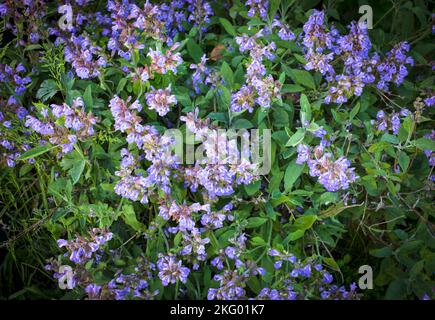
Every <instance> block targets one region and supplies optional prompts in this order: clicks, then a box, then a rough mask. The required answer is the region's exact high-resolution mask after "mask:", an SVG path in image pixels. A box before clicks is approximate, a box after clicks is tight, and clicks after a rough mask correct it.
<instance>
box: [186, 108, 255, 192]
mask: <svg viewBox="0 0 435 320" xmlns="http://www.w3.org/2000/svg"><path fill="white" fill-rule="evenodd" d="M196 119H197V113H195V114H194V113H193V112H189V113H188V114H187V116H185V117H181V118H180V120H182V121H185V122H186V125H187V127H188V128H189V130H191V131H192V132H193V133H195V134H196V137H197V138H199V140H200V141H202V142H203V144H202V147H203V149H204V151H205V156H204V157H203V158H201V157H199V158H197V161H196V163H195V165H194V166H193V167H187V168H185V169H184V172H183V173H184V181H185V182H184V184H185V186H186V187H189V188H190V190H191V191H192V192H196V191H197V189H198V187H199V186H202V187H203V188H204V189H205V191H206V194H207V196H208V197H209V198H210V199H215V198H216V197H220V196H228V195H231V194H233V193H234V185H238V184H245V185H247V184H250V183H251V182H253V181H254V180H255V179H257V176H256V175H255V170H256V165H255V164H254V163H251V162H250V161H249V160H248V159H249V154H246V152H244V150H242V152H240V151H239V149H238V146H237V141H236V140H235V139H228V137H227V135H226V133H225V132H224V131H220V130H219V129H215V128H208V127H206V126H207V122H204V121H202V122H201V121H200V122H198V121H197V120H196ZM245 138H246V137H245Z"/></svg>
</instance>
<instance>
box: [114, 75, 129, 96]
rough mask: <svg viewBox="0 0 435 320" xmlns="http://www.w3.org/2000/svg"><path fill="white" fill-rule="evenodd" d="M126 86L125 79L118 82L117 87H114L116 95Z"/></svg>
mask: <svg viewBox="0 0 435 320" xmlns="http://www.w3.org/2000/svg"><path fill="white" fill-rule="evenodd" d="M126 84H127V78H122V79H121V80H119V82H118V85H117V86H116V94H119V93H120V92H121V91H122V90H123V89H124V87H125V85H126Z"/></svg>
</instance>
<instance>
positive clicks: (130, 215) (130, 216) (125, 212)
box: [122, 204, 145, 231]
mask: <svg viewBox="0 0 435 320" xmlns="http://www.w3.org/2000/svg"><path fill="white" fill-rule="evenodd" d="M122 218H123V219H124V221H125V223H126V224H128V225H129V226H130V227H132V228H133V229H134V230H136V231H144V230H145V226H144V225H143V224H142V223H140V222H139V221H138V220H137V218H136V213H135V212H134V208H133V206H132V205H129V204H128V205H127V204H126V205H124V206H123V207H122Z"/></svg>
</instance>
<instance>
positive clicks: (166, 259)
mask: <svg viewBox="0 0 435 320" xmlns="http://www.w3.org/2000/svg"><path fill="white" fill-rule="evenodd" d="M157 267H158V268H159V278H160V279H161V280H162V284H163V285H164V286H167V285H168V284H170V283H172V284H174V283H176V282H177V281H178V280H179V281H181V282H182V283H186V281H187V277H188V276H189V273H190V270H189V268H187V267H184V266H183V262H182V261H181V260H177V258H176V257H175V256H172V255H168V256H164V255H160V257H159V260H158V261H157Z"/></svg>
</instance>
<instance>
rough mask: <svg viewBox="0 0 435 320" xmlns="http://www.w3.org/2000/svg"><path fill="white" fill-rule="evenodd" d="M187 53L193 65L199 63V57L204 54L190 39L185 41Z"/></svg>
mask: <svg viewBox="0 0 435 320" xmlns="http://www.w3.org/2000/svg"><path fill="white" fill-rule="evenodd" d="M187 52H189V55H190V56H191V57H192V59H193V61H195V63H200V62H201V57H202V56H203V54H204V52H203V51H202V49H201V47H200V46H199V45H198V44H197V43H196V42H195V41H193V40H192V39H189V41H187Z"/></svg>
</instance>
